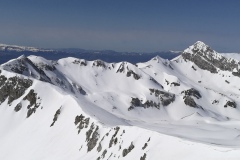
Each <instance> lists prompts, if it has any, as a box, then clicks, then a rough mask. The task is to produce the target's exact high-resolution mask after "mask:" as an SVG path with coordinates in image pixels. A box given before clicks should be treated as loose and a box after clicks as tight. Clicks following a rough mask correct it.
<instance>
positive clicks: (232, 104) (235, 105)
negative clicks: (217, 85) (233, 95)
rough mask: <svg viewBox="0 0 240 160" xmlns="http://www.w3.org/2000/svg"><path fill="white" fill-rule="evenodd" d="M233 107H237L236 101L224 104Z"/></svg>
mask: <svg viewBox="0 0 240 160" xmlns="http://www.w3.org/2000/svg"><path fill="white" fill-rule="evenodd" d="M228 106H229V107H232V108H236V107H237V104H236V103H235V102H231V101H227V103H226V104H225V105H224V107H225V108H226V107H228Z"/></svg>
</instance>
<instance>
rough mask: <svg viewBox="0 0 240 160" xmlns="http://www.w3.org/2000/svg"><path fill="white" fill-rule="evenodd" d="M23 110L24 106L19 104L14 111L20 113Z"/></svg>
mask: <svg viewBox="0 0 240 160" xmlns="http://www.w3.org/2000/svg"><path fill="white" fill-rule="evenodd" d="M21 109H22V104H21V103H18V104H17V105H16V107H15V108H14V111H15V112H18V111H20V110H21Z"/></svg>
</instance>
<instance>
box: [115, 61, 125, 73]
mask: <svg viewBox="0 0 240 160" xmlns="http://www.w3.org/2000/svg"><path fill="white" fill-rule="evenodd" d="M124 70H125V65H124V62H122V63H121V64H120V66H119V68H118V70H117V73H118V72H120V73H122V72H123V71H124Z"/></svg>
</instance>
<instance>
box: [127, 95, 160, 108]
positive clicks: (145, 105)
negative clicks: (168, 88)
mask: <svg viewBox="0 0 240 160" xmlns="http://www.w3.org/2000/svg"><path fill="white" fill-rule="evenodd" d="M134 107H143V108H149V107H155V108H157V109H159V108H160V103H156V102H153V101H152V100H147V101H146V102H145V103H142V102H141V101H140V100H139V99H138V98H132V101H131V106H130V107H129V108H128V111H130V110H132V109H134Z"/></svg>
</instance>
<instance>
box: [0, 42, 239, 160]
mask: <svg viewBox="0 0 240 160" xmlns="http://www.w3.org/2000/svg"><path fill="white" fill-rule="evenodd" d="M238 63H239V62H238V60H235V59H233V58H226V57H224V56H222V55H221V54H219V53H217V52H216V51H214V50H212V49H211V48H210V47H209V46H207V45H205V44H204V43H203V42H200V41H199V42H196V43H195V44H193V45H192V46H190V47H189V48H187V49H186V50H184V51H183V53H182V54H181V55H180V56H178V57H176V58H175V59H173V60H171V61H169V60H165V59H162V58H160V57H154V58H153V59H151V60H149V61H148V62H145V63H138V64H136V65H134V64H131V63H128V62H120V63H106V62H104V61H101V60H95V61H86V60H83V59H76V58H71V57H69V58H64V59H60V60H58V61H50V60H47V59H44V58H42V57H37V56H29V57H25V56H21V57H19V58H17V59H13V60H11V61H9V62H7V63H5V64H3V65H1V67H0V69H1V72H0V73H1V75H0V114H1V116H0V150H1V154H0V159H7V160H13V159H25V160H28V159H29V160H30V159H41V160H42V159H46V160H48V159H49V160H50V159H59V160H60V159H86V160H89V159H98V160H100V159H140V160H147V159H164V160H170V159H176V158H177V159H184V160H185V159H191V160H192V159H209V160H213V159H233V160H235V159H239V157H240V152H239V151H240V149H239V147H240V138H239V137H240V125H239V124H240V123H239V120H240V118H239V117H240V112H239V105H240V99H239V93H240V85H239V83H238V81H239V78H240V76H239V70H238V68H239V65H238Z"/></svg>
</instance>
